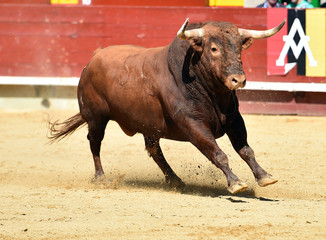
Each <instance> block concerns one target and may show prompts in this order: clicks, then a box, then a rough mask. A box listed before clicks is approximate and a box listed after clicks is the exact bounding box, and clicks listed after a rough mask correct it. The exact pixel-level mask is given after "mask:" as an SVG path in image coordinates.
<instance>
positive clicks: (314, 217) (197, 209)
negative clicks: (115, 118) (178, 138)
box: [0, 110, 326, 240]
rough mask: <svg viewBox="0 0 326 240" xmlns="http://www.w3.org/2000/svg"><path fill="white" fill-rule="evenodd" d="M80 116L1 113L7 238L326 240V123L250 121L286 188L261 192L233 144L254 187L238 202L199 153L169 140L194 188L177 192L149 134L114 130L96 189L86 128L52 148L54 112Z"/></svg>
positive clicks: (0, 213)
mask: <svg viewBox="0 0 326 240" xmlns="http://www.w3.org/2000/svg"><path fill="white" fill-rule="evenodd" d="M74 113H75V112H74V111H47V110H44V111H35V112H25V113H23V112H8V111H0V132H1V138H0V151H1V155H0V239H5V240H7V239H8V240H9V239H56V240H57V239H174V240H176V239H295V240H297V239H326V227H325V226H326V117H297V116H252V115H245V116H244V119H245V121H246V125H247V130H248V134H249V143H250V144H251V146H252V148H253V149H254V150H255V152H256V156H257V160H258V162H259V163H260V164H261V165H262V166H263V167H264V168H265V169H266V170H267V171H269V172H270V173H271V174H272V175H273V176H274V177H275V178H277V179H278V180H279V182H278V183H277V184H275V185H273V186H269V187H266V188H260V187H258V186H257V184H256V183H255V180H254V177H253V176H252V174H251V172H250V170H249V168H248V166H247V165H246V164H245V163H244V162H243V161H242V160H241V159H240V157H239V156H238V155H237V154H236V153H235V152H234V150H233V149H232V147H231V146H230V143H229V141H228V139H227V138H226V137H223V138H221V139H219V140H217V141H218V144H219V145H220V146H221V148H222V149H223V150H224V151H225V152H226V153H227V155H228V156H229V159H230V165H231V166H232V169H233V170H234V172H235V173H236V174H237V175H238V176H239V177H240V178H241V179H242V180H243V181H245V182H247V184H248V185H249V189H248V190H247V191H246V192H244V193H241V194H237V195H230V194H228V193H227V191H226V181H225V177H224V175H223V174H222V173H221V171H220V170H219V169H216V168H215V167H214V166H213V165H212V164H211V163H210V162H209V161H208V160H206V159H205V158H204V157H203V156H202V155H201V154H200V153H199V151H198V150H197V149H196V148H195V147H193V146H192V145H190V144H189V143H180V142H174V141H166V140H162V142H161V145H162V149H163V152H164V153H165V156H166V158H167V160H168V162H169V163H170V164H171V166H172V168H173V169H174V170H175V171H176V173H177V174H178V175H179V176H180V177H181V178H182V179H183V180H184V182H185V183H186V184H187V188H186V189H185V191H184V193H180V192H175V191H172V190H169V189H167V187H166V185H165V184H164V183H163V174H162V173H161V172H160V170H159V168H158V167H157V166H156V164H155V163H154V161H153V160H152V159H150V158H149V157H148V155H147V153H146V151H145V150H144V143H143V138H142V136H141V135H136V136H134V137H128V136H126V135H124V133H123V132H122V131H121V130H120V129H119V127H118V126H117V124H115V123H113V122H112V123H110V124H109V125H108V128H107V131H106V137H105V139H104V142H103V145H102V163H103V167H104V171H105V172H106V176H107V179H106V180H104V181H103V182H102V183H95V182H94V181H92V176H93V172H94V166H93V161H92V159H91V153H90V150H89V146H88V141H87V139H86V133H87V128H86V127H84V128H82V129H80V130H78V131H77V132H76V133H74V134H73V135H72V136H71V137H69V138H68V139H65V140H63V141H61V142H59V143H54V144H52V145H49V144H47V138H46V134H47V128H46V123H45V121H44V119H47V114H49V115H50V117H51V119H53V120H55V119H61V120H64V119H66V118H68V117H70V116H71V115H73V114H74Z"/></svg>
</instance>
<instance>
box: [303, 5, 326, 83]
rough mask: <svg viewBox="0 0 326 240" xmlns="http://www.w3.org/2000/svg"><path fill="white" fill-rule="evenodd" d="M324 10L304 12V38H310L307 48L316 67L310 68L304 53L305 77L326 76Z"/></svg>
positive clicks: (325, 11)
mask: <svg viewBox="0 0 326 240" xmlns="http://www.w3.org/2000/svg"><path fill="white" fill-rule="evenodd" d="M325 16H326V9H309V10H306V36H309V37H310V41H309V47H310V49H311V52H312V55H313V57H314V59H315V60H316V61H317V66H316V67H312V66H310V62H309V58H308V55H307V53H306V76H311V77H314V76H316V77H317V76H326V61H325V58H326V48H325V43H326V24H325V23H326V18H325Z"/></svg>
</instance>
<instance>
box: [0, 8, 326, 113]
mask: <svg viewBox="0 0 326 240" xmlns="http://www.w3.org/2000/svg"><path fill="white" fill-rule="evenodd" d="M186 17H189V18H190V22H199V21H206V20H214V21H218V20H221V21H228V22H232V23H234V24H235V25H237V26H238V27H241V28H250V29H266V22H267V16H266V9H246V8H224V9H223V8H209V7H151V8H149V7H135V6H134V7H126V6H81V5H78V6H51V5H12V4H1V5H0V76H62V77H70V76H79V75H80V73H81V71H82V69H83V67H84V66H85V65H86V64H87V62H88V61H89V59H90V57H91V56H92V53H93V51H94V50H95V49H96V48H97V47H100V46H103V47H104V46H108V45H114V44H136V45H142V46H145V47H156V46H162V45H167V44H169V43H170V42H171V41H172V40H173V39H174V38H175V36H176V32H177V31H178V29H179V28H180V26H181V25H182V23H183V22H184V20H185V18H186ZM266 49H267V43H266V40H256V41H255V43H254V44H253V45H252V46H251V47H250V48H249V49H248V50H246V51H243V56H242V59H243V63H244V70H245V72H246V74H247V79H248V81H261V82H274V81H275V82H305V81H307V80H308V82H322V83H325V82H326V80H325V78H314V79H308V78H307V77H303V76H297V75H296V73H295V71H292V72H290V73H289V74H288V75H287V76H286V77H284V76H267V69H266V66H267V57H266ZM258 92H259V91H258ZM256 94H258V93H256ZM289 94H290V98H289ZM289 94H285V95H286V96H285V95H282V94H278V95H277V94H274V95H271V96H270V97H269V100H268V101H267V100H265V102H261V101H258V100H257V99H256V98H255V97H254V96H252V94H251V92H245V91H243V92H242V93H240V94H239V95H240V99H243V100H245V103H244V104H242V108H243V110H244V111H246V112H260V113H275V112H279V113H299V112H300V111H299V110H298V109H297V106H300V104H302V102H305V101H306V102H308V103H313V104H315V105H309V106H315V107H316V108H312V111H309V109H308V111H307V112H306V113H307V114H324V115H326V108H325V106H326V105H325V101H324V99H325V94H317V95H314V94H313V93H312V95H313V96H312V95H311V94H310V95H309V94H305V96H300V97H298V96H295V95H294V94H293V93H289ZM258 95H259V94H258ZM284 96H285V97H284ZM298 101H299V102H300V104H299V102H298ZM266 102H267V103H268V104H269V105H268V104H267V105H266V104H265V103H266ZM281 103H286V104H285V105H284V104H283V105H284V106H289V107H287V108H286V109H285V110H284V111H280V110H278V109H279V107H280V106H279V105H282V104H281ZM262 104H265V105H262ZM273 104H274V105H273ZM252 106H254V107H252ZM266 106H270V107H266ZM301 106H303V105H301ZM271 109H274V110H273V111H271ZM316 109H317V110H318V109H319V110H318V111H317V110H316ZM300 113H301V112H300Z"/></svg>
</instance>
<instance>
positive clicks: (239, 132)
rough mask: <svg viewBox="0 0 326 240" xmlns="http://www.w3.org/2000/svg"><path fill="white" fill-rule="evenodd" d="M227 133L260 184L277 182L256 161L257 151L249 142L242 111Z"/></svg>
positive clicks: (263, 185) (262, 185)
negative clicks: (255, 151)
mask: <svg viewBox="0 0 326 240" xmlns="http://www.w3.org/2000/svg"><path fill="white" fill-rule="evenodd" d="M227 135H228V137H229V139H230V141H231V143H232V145H233V148H234V149H235V151H236V152H237V153H238V154H239V155H240V157H241V158H242V159H243V160H244V161H245V162H246V163H247V164H248V166H249V167H250V169H251V171H252V172H253V174H254V176H255V179H256V181H257V183H258V185H259V186H261V187H265V186H268V185H271V184H274V183H276V182H277V180H276V179H274V178H273V177H272V175H271V174H269V173H267V172H266V171H265V170H264V169H263V168H262V167H261V166H260V165H259V164H258V163H257V161H256V158H255V153H254V151H253V150H252V148H251V147H250V146H249V145H248V142H247V131H246V127H245V124H244V121H243V119H242V116H241V115H240V113H238V115H237V116H236V118H235V120H234V122H233V124H232V126H231V128H230V129H229V130H228V132H227Z"/></svg>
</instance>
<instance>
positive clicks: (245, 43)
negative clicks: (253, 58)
mask: <svg viewBox="0 0 326 240" xmlns="http://www.w3.org/2000/svg"><path fill="white" fill-rule="evenodd" d="M253 43H254V39H253V38H252V37H245V38H242V50H246V49H248V48H249V47H250V46H251V45H252V44H253Z"/></svg>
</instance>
